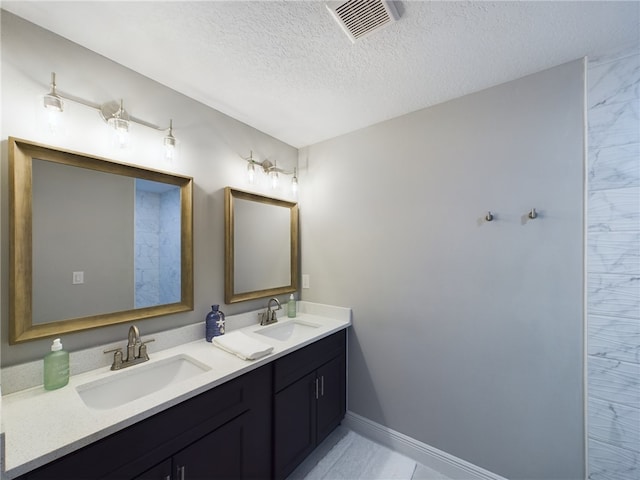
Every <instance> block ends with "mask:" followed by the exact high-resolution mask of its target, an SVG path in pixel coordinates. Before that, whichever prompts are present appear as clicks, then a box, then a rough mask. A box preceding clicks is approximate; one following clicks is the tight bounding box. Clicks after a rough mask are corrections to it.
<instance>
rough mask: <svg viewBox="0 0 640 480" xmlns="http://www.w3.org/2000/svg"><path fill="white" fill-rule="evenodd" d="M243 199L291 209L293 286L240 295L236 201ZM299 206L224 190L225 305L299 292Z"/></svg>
mask: <svg viewBox="0 0 640 480" xmlns="http://www.w3.org/2000/svg"><path fill="white" fill-rule="evenodd" d="M235 199H242V200H249V201H252V202H258V203H262V204H265V205H273V206H277V207H285V208H288V209H289V211H290V213H291V215H290V223H289V225H290V232H291V239H290V246H291V283H290V284H289V285H285V286H280V287H270V288H265V289H263V290H254V291H250V292H236V291H235V290H234V288H235V272H234V262H235V260H234V255H235V245H234V241H235V231H234V211H233V206H234V200H235ZM298 252H299V243H298V204H297V203H295V202H289V201H286V200H280V199H277V198H272V197H267V196H264V195H259V194H257V193H251V192H245V191H242V190H237V189H234V188H231V187H225V189H224V301H225V303H237V302H244V301H246V300H254V299H257V298H264V297H273V296H276V295H281V294H283V293H293V292H296V291H297V290H298V261H299V260H298Z"/></svg>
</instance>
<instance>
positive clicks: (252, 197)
mask: <svg viewBox="0 0 640 480" xmlns="http://www.w3.org/2000/svg"><path fill="white" fill-rule="evenodd" d="M297 278H298V206H297V204H296V203H293V202H288V201H285V200H278V199H275V198H269V197H265V196H262V195H257V194H254V193H248V192H243V191H240V190H234V189H232V188H229V187H227V188H226V189H225V301H226V303H234V302H241V301H244V300H251V299H255V298H262V297H270V296H274V295H279V294H282V293H290V292H295V291H296V290H297V285H298V282H297Z"/></svg>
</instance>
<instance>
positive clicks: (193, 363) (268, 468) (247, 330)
mask: <svg viewBox="0 0 640 480" xmlns="http://www.w3.org/2000/svg"><path fill="white" fill-rule="evenodd" d="M237 317H238V318H237V319H236V318H235V317H234V316H230V317H228V318H227V325H228V332H229V330H234V329H237V330H239V331H242V332H243V333H244V334H246V335H247V336H249V337H251V338H252V339H255V340H257V341H260V342H261V343H264V344H268V345H270V346H272V347H273V351H272V353H271V354H269V355H267V356H265V357H262V358H260V359H257V360H253V361H246V360H242V359H241V358H238V357H237V356H235V355H233V354H231V353H228V352H226V351H223V350H221V349H220V348H217V347H216V346H214V345H212V344H211V343H208V342H206V341H205V339H204V326H202V325H200V326H202V332H201V338H200V339H198V340H195V341H188V342H187V343H184V344H181V345H178V346H174V347H172V348H167V349H165V350H161V351H153V350H152V349H150V351H149V356H150V360H149V361H147V362H145V363H142V364H139V365H134V366H132V367H128V368H126V369H123V370H118V371H111V370H110V368H109V367H108V366H106V367H102V368H98V369H95V370H92V371H89V372H85V373H81V374H78V375H73V376H72V377H71V378H70V381H69V384H68V385H67V386H65V387H63V388H61V389H59V390H54V391H45V390H44V389H43V387H42V386H41V385H40V386H37V387H33V388H29V389H26V390H22V391H19V392H16V393H13V394H10V395H6V396H5V397H3V405H2V414H3V424H4V433H5V461H4V468H5V471H4V472H3V476H2V478H7V479H13V478H20V479H25V480H27V479H40V478H60V479H63V478H64V479H66V480H69V479H75V478H78V479H90V478H96V479H98V478H108V479H120V478H122V479H157V480H191V479H197V478H201V479H204V478H207V479H213V478H285V477H286V476H287V475H288V474H289V473H291V472H292V471H293V470H294V469H295V467H296V466H297V465H298V464H299V463H300V462H301V461H302V460H304V458H305V457H306V456H307V455H308V454H309V453H310V452H311V451H312V450H313V449H314V448H315V446H316V445H317V444H318V443H319V442H320V441H321V440H322V439H324V438H325V437H326V436H327V435H328V434H329V433H330V432H331V431H332V430H333V429H334V428H335V427H336V426H337V425H338V424H339V423H340V421H341V420H342V418H343V417H344V413H345V407H346V393H345V390H346V368H345V367H346V329H347V328H348V327H349V326H350V324H351V311H350V309H347V308H341V307H332V306H326V305H320V304H314V303H309V302H298V316H297V317H296V318H292V319H289V318H286V317H284V318H280V319H279V321H278V322H277V323H274V324H272V325H269V326H261V325H259V324H258V322H257V314H256V313H255V312H251V313H249V314H243V315H239V316H237ZM251 318H253V319H255V321H251V320H250V319H251ZM249 321H251V322H252V323H249V324H247V322H249ZM237 327H240V328H237ZM192 330H193V328H192ZM167 333H169V334H170V332H167ZM72 364H73V353H72Z"/></svg>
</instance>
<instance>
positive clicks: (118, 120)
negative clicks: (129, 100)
mask: <svg viewBox="0 0 640 480" xmlns="http://www.w3.org/2000/svg"><path fill="white" fill-rule="evenodd" d="M123 105H124V102H123V101H122V100H120V107H118V109H117V110H116V111H115V112H114V113H112V114H111V116H110V117H107V125H109V127H110V128H111V135H112V136H113V143H114V145H116V146H117V147H120V148H125V147H126V146H127V144H128V142H129V114H128V113H127V111H126V110H125V109H124V106H123ZM103 113H104V111H103Z"/></svg>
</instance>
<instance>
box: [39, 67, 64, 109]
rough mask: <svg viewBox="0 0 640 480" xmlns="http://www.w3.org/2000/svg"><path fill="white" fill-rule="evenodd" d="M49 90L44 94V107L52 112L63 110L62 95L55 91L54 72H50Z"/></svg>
mask: <svg viewBox="0 0 640 480" xmlns="http://www.w3.org/2000/svg"><path fill="white" fill-rule="evenodd" d="M50 86H51V90H50V91H49V93H47V94H46V95H45V96H44V98H43V99H44V108H46V109H47V110H51V111H54V112H62V111H63V110H64V102H63V101H62V97H61V96H60V95H58V92H56V74H55V72H51V85H50Z"/></svg>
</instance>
